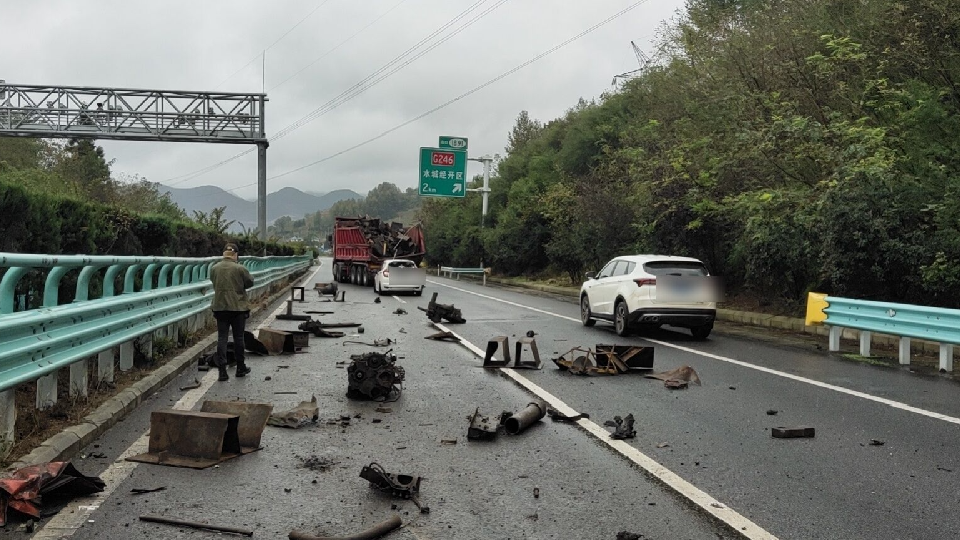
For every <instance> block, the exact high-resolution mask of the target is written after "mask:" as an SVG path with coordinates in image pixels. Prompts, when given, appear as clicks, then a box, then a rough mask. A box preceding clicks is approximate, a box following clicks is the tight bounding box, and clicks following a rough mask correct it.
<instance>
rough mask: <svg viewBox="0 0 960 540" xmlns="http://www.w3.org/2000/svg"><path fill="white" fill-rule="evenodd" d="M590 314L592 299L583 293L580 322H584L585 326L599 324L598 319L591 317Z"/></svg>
mask: <svg viewBox="0 0 960 540" xmlns="http://www.w3.org/2000/svg"><path fill="white" fill-rule="evenodd" d="M590 315H591V313H590V299H589V298H587V295H583V296H581V297H580V322H582V323H583V325H584V326H593V325H595V324H597V320H596V319H591V318H590Z"/></svg>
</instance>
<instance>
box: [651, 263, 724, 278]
mask: <svg viewBox="0 0 960 540" xmlns="http://www.w3.org/2000/svg"><path fill="white" fill-rule="evenodd" d="M643 270H644V271H645V272H647V273H649V274H653V275H655V276H707V275H709V273H708V272H707V267H706V266H704V265H703V263H698V262H693V261H689V262H687V261H653V262H648V263H645V264H644V265H643Z"/></svg>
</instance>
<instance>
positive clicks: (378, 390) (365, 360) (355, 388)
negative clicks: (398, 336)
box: [347, 351, 405, 400]
mask: <svg viewBox="0 0 960 540" xmlns="http://www.w3.org/2000/svg"><path fill="white" fill-rule="evenodd" d="M350 359H351V360H352V362H351V363H350V365H349V366H347V397H348V398H351V399H364V398H366V399H373V400H385V399H387V398H389V397H390V396H391V395H392V394H395V396H396V397H395V398H394V400H396V399H399V398H400V393H401V392H402V391H403V379H404V375H405V374H404V371H403V368H402V367H400V366H398V365H396V362H397V357H396V356H395V355H393V354H392V353H391V352H390V351H387V352H386V353H379V352H368V353H365V354H355V355H352V356H350Z"/></svg>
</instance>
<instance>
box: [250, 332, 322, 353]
mask: <svg viewBox="0 0 960 540" xmlns="http://www.w3.org/2000/svg"><path fill="white" fill-rule="evenodd" d="M258 337H259V340H260V343H262V344H263V347H264V349H265V350H266V351H267V352H268V353H270V354H283V353H288V354H293V353H296V352H299V351H301V350H302V349H303V348H304V347H307V346H309V344H310V335H309V332H305V331H297V330H277V329H276V328H261V329H260V333H259V336H258Z"/></svg>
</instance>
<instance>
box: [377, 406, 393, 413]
mask: <svg viewBox="0 0 960 540" xmlns="http://www.w3.org/2000/svg"><path fill="white" fill-rule="evenodd" d="M374 410H375V411H377V412H378V413H392V412H393V408H392V407H377V408H376V409H374Z"/></svg>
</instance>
